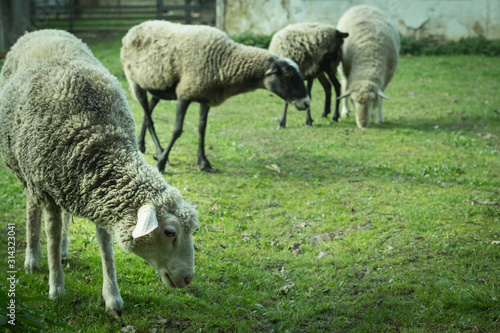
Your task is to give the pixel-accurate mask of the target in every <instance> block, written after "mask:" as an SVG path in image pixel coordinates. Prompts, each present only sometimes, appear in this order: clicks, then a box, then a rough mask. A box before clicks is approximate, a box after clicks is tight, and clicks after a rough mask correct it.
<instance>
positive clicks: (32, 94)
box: [0, 30, 198, 314]
mask: <svg viewBox="0 0 500 333" xmlns="http://www.w3.org/2000/svg"><path fill="white" fill-rule="evenodd" d="M0 155H1V156H2V157H3V160H4V162H5V164H6V165H7V167H9V168H10V169H11V170H12V171H13V172H14V173H15V175H16V176H17V178H18V179H19V180H20V181H21V183H22V184H23V186H24V188H25V189H26V192H27V193H26V208H27V228H26V230H27V232H26V240H27V249H26V261H25V269H26V271H28V272H32V271H34V270H37V269H38V267H39V263H38V262H39V259H40V229H41V215H42V211H43V214H44V215H45V229H46V233H47V248H48V249H47V257H48V262H49V271H50V274H49V296H50V297H51V298H55V297H57V296H59V295H62V294H64V275H63V270H62V266H61V229H62V224H63V222H62V219H65V220H66V219H67V216H68V214H67V213H71V214H75V215H78V216H82V217H85V218H88V219H90V220H92V221H93V222H94V223H95V225H96V232H97V241H98V243H99V245H100V251H101V257H102V265H103V289H102V293H103V298H104V301H105V303H106V308H107V309H108V310H112V311H114V312H115V313H117V314H121V311H122V309H123V300H122V298H121V296H120V291H119V289H118V284H117V281H116V270H115V264H114V254H113V243H112V237H113V236H114V237H115V238H116V241H117V242H118V244H119V245H120V246H121V247H122V248H123V250H124V251H126V252H133V253H135V254H136V255H138V256H139V257H141V258H143V259H144V260H146V261H147V262H148V263H149V264H151V266H153V267H154V268H155V269H156V271H157V272H158V273H159V274H160V276H161V279H162V280H163V282H164V283H165V284H167V285H168V286H169V287H172V288H175V287H180V288H183V287H185V286H187V285H188V284H189V283H190V282H191V281H192V279H193V276H194V247H193V240H192V233H193V232H194V231H195V230H196V229H197V228H198V217H197V212H196V210H195V209H194V207H193V206H191V205H190V204H188V203H186V202H184V201H183V199H182V196H181V194H180V193H179V191H178V190H177V189H176V188H173V187H171V186H169V185H168V184H167V183H166V182H165V180H164V179H163V177H162V176H161V174H160V173H159V172H158V171H157V170H156V169H155V168H154V167H153V166H151V165H149V164H148V163H146V162H145V161H144V160H143V159H142V158H141V156H140V154H139V153H138V148H137V142H136V137H135V126H134V121H133V119H132V115H131V113H130V109H129V107H128V105H127V101H126V99H125V95H124V92H123V90H122V88H121V86H120V83H119V82H118V81H117V80H116V78H115V77H113V76H112V75H111V74H110V73H109V71H108V70H107V69H106V68H104V66H102V65H101V64H100V63H99V61H98V60H97V59H96V58H95V57H94V56H93V55H92V53H91V51H90V49H89V48H88V47H87V46H86V45H85V44H83V43H82V42H81V41H80V40H79V39H77V38H76V37H74V36H73V35H71V34H69V33H67V32H63V31H57V30H40V31H36V32H32V33H28V34H25V35H24V36H22V37H21V38H19V40H18V41H17V43H16V44H15V45H14V46H13V47H12V49H11V51H10V52H9V53H8V54H7V58H6V61H5V64H4V66H3V68H2V72H1V73H0ZM63 212H67V213H66V214H62V213H63ZM62 215H66V217H62ZM66 232H67V230H66ZM65 246H66V248H67V244H66V245H65Z"/></svg>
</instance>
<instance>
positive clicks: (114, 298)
mask: <svg viewBox="0 0 500 333" xmlns="http://www.w3.org/2000/svg"><path fill="white" fill-rule="evenodd" d="M96 235H97V242H98V243H99V249H100V251H101V261H102V298H104V303H105V304H106V310H108V311H113V312H114V313H115V314H117V315H118V316H121V315H122V310H123V299H122V296H121V295H120V289H119V288H118V282H117V280H116V267H115V255H114V252H113V236H112V235H111V234H110V233H109V232H107V231H106V230H104V229H101V228H99V227H98V226H96Z"/></svg>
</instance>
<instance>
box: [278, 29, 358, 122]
mask: <svg viewBox="0 0 500 333" xmlns="http://www.w3.org/2000/svg"><path fill="white" fill-rule="evenodd" d="M347 36H348V34H346V33H343V32H340V31H338V30H337V29H335V27H334V26H332V25H329V24H322V23H315V22H304V23H296V24H291V25H288V26H287V27H285V28H283V29H281V30H280V31H278V32H277V33H275V34H274V36H273V38H272V39H271V43H270V45H269V50H270V51H271V52H273V53H275V54H276V55H278V56H280V57H285V58H290V59H292V60H293V61H295V62H296V63H297V65H299V68H300V71H301V73H302V77H303V78H304V79H305V80H307V91H308V93H309V96H311V89H312V84H313V80H314V79H315V78H317V79H318V80H319V82H320V83H321V85H322V86H323V89H324V90H325V108H324V111H323V114H322V117H327V115H328V114H329V113H330V108H331V98H332V92H331V89H332V86H331V85H330V82H329V81H328V79H327V78H326V76H328V78H329V79H330V81H331V82H332V84H333V86H334V88H335V94H336V97H339V96H340V83H339V81H338V80H337V77H336V73H337V67H338V65H339V62H340V60H341V59H342V44H343V43H344V38H346V37H347ZM325 74H326V75H325ZM287 107H288V103H285V110H284V112H283V117H282V119H281V121H280V124H279V126H278V128H285V127H286V112H287ZM338 119H339V101H338V100H337V99H336V100H335V112H334V115H333V118H332V120H333V121H338ZM312 123H313V119H312V118H311V111H310V108H308V109H307V111H306V125H308V126H312Z"/></svg>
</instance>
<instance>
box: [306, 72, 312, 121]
mask: <svg viewBox="0 0 500 333" xmlns="http://www.w3.org/2000/svg"><path fill="white" fill-rule="evenodd" d="M313 81H314V79H308V80H307V94H308V95H309V97H311V90H312V86H313ZM313 122H314V120H313V119H312V118H311V107H308V108H307V110H306V126H312V124H313Z"/></svg>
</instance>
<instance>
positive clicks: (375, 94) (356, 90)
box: [338, 82, 389, 130]
mask: <svg viewBox="0 0 500 333" xmlns="http://www.w3.org/2000/svg"><path fill="white" fill-rule="evenodd" d="M349 97H350V98H351V100H352V101H353V103H354V109H355V110H356V124H357V125H358V127H359V128H360V129H362V130H364V129H366V128H367V127H368V125H369V124H370V117H371V116H372V114H373V110H374V109H376V108H378V106H379V103H382V99H388V98H389V97H387V96H386V95H385V94H384V92H383V91H382V90H381V89H380V88H379V87H378V86H377V85H376V84H375V83H373V82H358V84H354V85H353V86H352V87H350V88H349V89H348V90H346V92H344V93H343V94H342V95H341V96H339V97H338V99H342V98H349Z"/></svg>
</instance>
